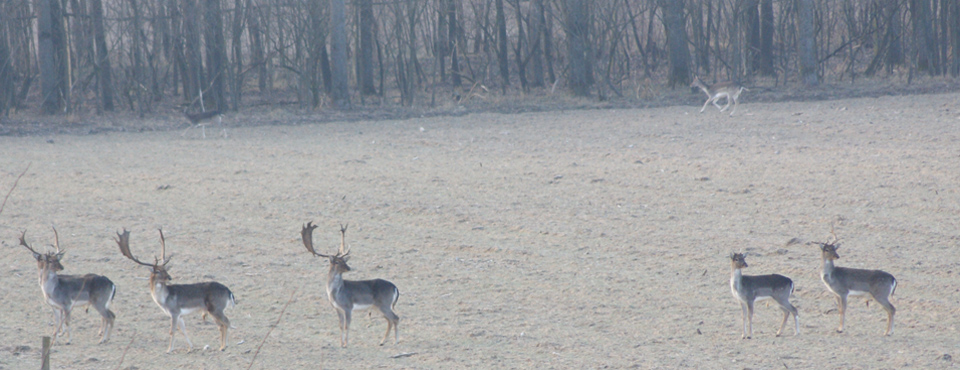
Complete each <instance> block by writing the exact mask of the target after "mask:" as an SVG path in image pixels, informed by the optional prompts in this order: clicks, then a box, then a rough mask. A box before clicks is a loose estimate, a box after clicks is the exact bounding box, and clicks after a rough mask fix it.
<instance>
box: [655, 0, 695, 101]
mask: <svg viewBox="0 0 960 370" xmlns="http://www.w3.org/2000/svg"><path fill="white" fill-rule="evenodd" d="M658 1H659V3H660V8H661V9H662V10H663V27H664V31H665V32H666V34H667V47H668V49H669V50H670V71H669V73H668V74H667V76H668V77H667V81H668V84H669V85H670V86H671V87H672V86H676V85H677V84H680V85H686V84H687V83H689V82H690V49H688V48H687V29H686V26H685V21H684V16H683V2H682V1H673V0H658Z"/></svg>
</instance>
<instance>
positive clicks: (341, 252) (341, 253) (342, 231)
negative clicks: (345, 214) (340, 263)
mask: <svg viewBox="0 0 960 370" xmlns="http://www.w3.org/2000/svg"><path fill="white" fill-rule="evenodd" d="M348 226H350V224H346V225H344V224H340V250H339V251H337V255H339V256H340V257H346V256H347V254H350V251H349V250H347V251H344V250H343V246H344V239H346V238H347V227H348Z"/></svg>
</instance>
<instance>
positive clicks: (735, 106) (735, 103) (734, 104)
mask: <svg viewBox="0 0 960 370" xmlns="http://www.w3.org/2000/svg"><path fill="white" fill-rule="evenodd" d="M732 99H733V110H732V111H730V115H731V116H733V114H734V113H736V112H737V106H738V105H740V103H739V102H737V98H732ZM729 105H730V100H727V106H729Z"/></svg>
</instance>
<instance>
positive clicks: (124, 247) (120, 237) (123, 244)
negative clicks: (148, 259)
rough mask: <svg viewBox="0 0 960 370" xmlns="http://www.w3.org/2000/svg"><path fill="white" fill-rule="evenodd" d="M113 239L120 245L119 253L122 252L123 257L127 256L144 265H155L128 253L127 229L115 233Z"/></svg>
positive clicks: (128, 239) (128, 236)
mask: <svg viewBox="0 0 960 370" xmlns="http://www.w3.org/2000/svg"><path fill="white" fill-rule="evenodd" d="M114 240H115V241H116V242H117V245H119V246H120V253H121V254H123V256H124V257H127V258H129V259H130V260H131V261H133V262H136V263H138V264H141V265H144V266H150V267H153V266H155V265H153V264H149V263H143V262H140V260H138V259H137V258H136V257H134V256H133V254H131V253H130V232H129V231H127V229H123V234H121V233H117V238H116V239H114Z"/></svg>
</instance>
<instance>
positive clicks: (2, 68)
mask: <svg viewBox="0 0 960 370" xmlns="http://www.w3.org/2000/svg"><path fill="white" fill-rule="evenodd" d="M6 10H7V9H5V6H4V4H0V23H3V26H0V117H5V116H7V112H9V111H10V109H11V108H13V104H14V92H15V91H16V84H15V81H14V79H15V78H16V73H14V70H13V63H12V62H11V60H10V45H9V44H8V41H7V27H5V25H6V24H7V23H6V22H8V21H7V17H6Z"/></svg>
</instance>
